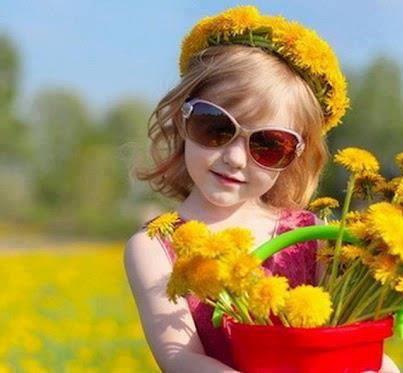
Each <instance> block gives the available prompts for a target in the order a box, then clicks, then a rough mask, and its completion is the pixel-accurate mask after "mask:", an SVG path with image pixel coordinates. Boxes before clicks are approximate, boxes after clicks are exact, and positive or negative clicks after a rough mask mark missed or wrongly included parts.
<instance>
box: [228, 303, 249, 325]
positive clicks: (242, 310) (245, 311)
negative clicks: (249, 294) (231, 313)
mask: <svg viewBox="0 0 403 373" xmlns="http://www.w3.org/2000/svg"><path fill="white" fill-rule="evenodd" d="M233 301H234V304H235V306H236V307H237V309H238V311H239V313H240V315H241V316H242V319H243V320H244V322H245V323H246V324H253V320H252V318H251V317H250V315H249V312H248V308H247V307H246V305H245V304H244V303H243V302H242V299H240V298H238V297H233Z"/></svg>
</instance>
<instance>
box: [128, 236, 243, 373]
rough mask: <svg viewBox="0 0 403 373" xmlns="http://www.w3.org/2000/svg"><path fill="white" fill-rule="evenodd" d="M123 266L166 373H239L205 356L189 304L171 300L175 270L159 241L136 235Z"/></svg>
mask: <svg viewBox="0 0 403 373" xmlns="http://www.w3.org/2000/svg"><path fill="white" fill-rule="evenodd" d="M124 265H125V269H126V274H127V277H128V280H129V283H130V287H131V290H132V293H133V296H134V299H135V302H136V305H137V309H138V312H139V315H140V320H141V324H142V327H143V330H144V334H145V337H146V340H147V342H148V344H149V346H150V349H151V351H152V353H153V355H154V358H155V360H156V362H157V364H158V365H159V367H160V369H161V370H162V371H163V372H168V373H169V372H175V373H176V372H189V373H191V372H195V373H196V372H200V373H201V372H203V373H204V372H217V373H219V372H237V371H236V370H234V369H232V368H231V367H229V366H227V365H225V364H223V363H221V362H220V361H218V360H216V359H214V358H211V357H209V356H206V355H205V351H204V349H203V345H202V343H201V341H200V339H199V336H198V334H197V331H196V327H195V324H194V321H193V318H192V315H191V313H190V311H189V308H188V305H187V302H186V300H185V299H183V298H179V299H178V303H177V304H174V303H172V302H170V301H169V300H168V298H167V296H166V293H165V291H166V285H167V281H168V278H169V275H170V273H171V271H172V266H171V264H170V263H169V260H168V258H167V256H166V255H165V254H164V251H163V248H162V247H161V245H160V243H159V242H158V240H157V239H150V238H149V237H148V236H147V234H146V233H145V231H139V232H137V233H136V234H134V235H133V236H132V237H131V239H130V240H129V241H128V242H127V245H126V249H125V253H124Z"/></svg>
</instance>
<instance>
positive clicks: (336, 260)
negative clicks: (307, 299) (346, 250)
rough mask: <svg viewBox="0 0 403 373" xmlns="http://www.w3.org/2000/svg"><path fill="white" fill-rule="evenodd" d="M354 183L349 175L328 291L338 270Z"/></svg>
mask: <svg viewBox="0 0 403 373" xmlns="http://www.w3.org/2000/svg"><path fill="white" fill-rule="evenodd" d="M354 183H355V175H354V174H351V175H350V179H349V180H348V183H347V193H346V198H345V199H344V204H343V211H342V213H341V221H340V228H339V229H340V231H339V235H338V236H337V240H336V245H335V249H334V257H333V263H332V270H331V273H330V278H329V283H328V284H327V286H326V289H329V290H332V289H333V286H334V281H335V280H336V276H337V272H338V269H339V261H340V250H341V244H342V241H343V232H344V229H345V226H346V215H347V212H348V209H349V207H350V202H351V197H352V195H353V191H354Z"/></svg>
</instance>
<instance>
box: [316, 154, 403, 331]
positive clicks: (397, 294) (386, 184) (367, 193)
mask: <svg viewBox="0 0 403 373" xmlns="http://www.w3.org/2000/svg"><path fill="white" fill-rule="evenodd" d="M334 161H335V163H337V164H340V165H342V166H344V167H345V168H346V169H347V170H348V172H349V174H350V176H349V180H348V183H347V190H346V197H345V201H344V204H343V207H342V214H341V218H340V220H338V221H337V220H333V221H332V220H329V217H331V215H332V209H333V208H337V207H339V203H338V201H337V200H335V199H333V198H330V197H323V198H318V199H316V200H315V201H313V202H311V203H310V206H309V208H310V209H311V210H312V211H314V212H318V213H319V216H320V217H321V218H322V219H323V220H324V222H325V224H326V225H330V226H334V227H337V228H338V229H339V231H340V232H342V231H343V230H346V231H349V232H350V233H352V235H353V236H355V237H356V238H358V240H357V241H356V242H355V243H354V244H346V245H343V243H342V240H341V235H338V237H337V240H336V242H332V241H328V245H327V246H325V247H323V248H321V249H320V250H319V252H318V257H317V260H319V261H320V262H321V263H322V264H323V265H324V266H325V270H324V272H323V276H322V278H321V280H320V283H319V285H320V286H322V287H323V288H325V289H326V290H327V291H328V292H329V293H330V294H331V299H332V303H333V305H334V312H333V314H332V316H331V319H330V325H333V326H334V325H343V324H350V323H353V322H359V321H365V320H377V319H379V318H382V317H386V316H388V315H392V314H395V313H396V314H397V317H396V331H397V333H398V334H399V335H400V336H401V337H402V336H403V314H402V310H403V177H402V175H403V153H399V154H397V155H396V157H395V161H396V163H397V165H398V167H399V169H400V176H398V177H394V178H393V179H390V180H387V179H385V178H384V177H383V176H382V175H381V174H379V163H378V161H377V159H376V158H375V157H374V156H373V155H372V154H371V153H370V152H368V151H366V150H364V149H358V148H346V149H343V150H341V151H339V152H338V153H337V154H336V155H335V157H334ZM352 198H355V199H359V200H360V201H359V202H361V205H363V204H364V205H366V206H365V208H362V209H361V210H360V211H349V207H350V202H351V200H352ZM365 202H367V203H365Z"/></svg>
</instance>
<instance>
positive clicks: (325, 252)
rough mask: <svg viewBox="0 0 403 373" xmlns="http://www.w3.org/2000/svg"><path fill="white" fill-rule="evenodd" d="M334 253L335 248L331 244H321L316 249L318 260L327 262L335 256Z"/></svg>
mask: <svg viewBox="0 0 403 373" xmlns="http://www.w3.org/2000/svg"><path fill="white" fill-rule="evenodd" d="M333 255H334V248H333V247H331V246H321V247H319V249H318V250H317V251H316V260H317V261H319V262H321V263H324V264H327V263H329V262H330V260H331V259H332V258H333Z"/></svg>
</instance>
